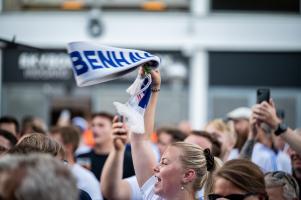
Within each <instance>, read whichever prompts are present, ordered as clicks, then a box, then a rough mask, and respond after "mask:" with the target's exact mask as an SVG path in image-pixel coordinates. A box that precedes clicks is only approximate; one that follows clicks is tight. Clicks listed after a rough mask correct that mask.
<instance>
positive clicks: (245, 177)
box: [214, 159, 267, 199]
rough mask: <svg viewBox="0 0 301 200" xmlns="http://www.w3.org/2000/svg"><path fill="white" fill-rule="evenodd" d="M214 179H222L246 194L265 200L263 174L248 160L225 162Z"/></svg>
mask: <svg viewBox="0 0 301 200" xmlns="http://www.w3.org/2000/svg"><path fill="white" fill-rule="evenodd" d="M214 177H215V178H214V179H216V178H218V177H220V178H224V179H226V180H228V181H230V182H231V183H232V184H233V185H235V186H236V187H238V188H239V189H241V190H243V191H245V192H247V193H254V194H258V195H262V196H264V197H265V199H267V193H266V190H265V181H264V174H263V173H262V171H261V170H260V168H259V167H258V166H257V165H256V164H254V163H253V162H251V161H249V160H246V159H234V160H230V161H227V162H225V164H224V165H223V166H222V167H221V168H220V169H219V170H217V171H216V173H215V174H214Z"/></svg>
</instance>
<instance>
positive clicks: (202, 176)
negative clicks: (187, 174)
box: [171, 142, 222, 199]
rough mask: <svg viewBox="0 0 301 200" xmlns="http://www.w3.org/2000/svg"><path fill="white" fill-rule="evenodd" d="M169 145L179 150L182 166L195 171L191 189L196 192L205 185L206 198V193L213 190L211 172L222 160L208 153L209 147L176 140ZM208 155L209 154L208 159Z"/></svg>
mask: <svg viewBox="0 0 301 200" xmlns="http://www.w3.org/2000/svg"><path fill="white" fill-rule="evenodd" d="M171 146H174V147H176V148H178V149H179V150H180V151H181V156H180V160H181V163H182V165H183V167H184V168H189V169H193V170H194V171H195V173H196V179H195V181H194V183H193V191H194V192H197V191H198V190H200V189H202V188H203V187H205V188H204V196H205V199H207V195H208V194H210V193H212V190H213V173H214V171H215V170H217V169H219V168H220V167H221V165H222V161H221V160H220V159H218V158H215V157H213V156H211V155H208V151H209V149H205V150H203V149H202V148H201V147H199V146H197V145H195V144H190V143H186V142H176V143H173V144H172V145H171ZM206 152H207V153H206ZM209 154H210V151H209ZM208 156H209V157H210V156H211V157H210V158H209V160H208Z"/></svg>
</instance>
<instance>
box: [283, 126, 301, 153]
mask: <svg viewBox="0 0 301 200" xmlns="http://www.w3.org/2000/svg"><path fill="white" fill-rule="evenodd" d="M280 137H282V138H283V139H284V140H285V141H286V142H287V143H288V144H289V145H290V146H291V147H292V149H294V150H295V151H297V152H298V154H299V155H300V154H301V145H300V144H301V136H300V135H298V134H296V133H294V131H293V130H292V129H290V128H288V129H287V131H286V132H284V133H282V134H281V135H280Z"/></svg>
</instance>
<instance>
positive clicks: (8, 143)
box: [0, 129, 18, 149]
mask: <svg viewBox="0 0 301 200" xmlns="http://www.w3.org/2000/svg"><path fill="white" fill-rule="evenodd" d="M17 142H18V140H17V138H16V136H15V135H14V134H12V133H11V132H9V131H6V130H2V129H0V146H2V147H4V148H5V149H11V148H12V147H13V146H15V145H16V144H17Z"/></svg>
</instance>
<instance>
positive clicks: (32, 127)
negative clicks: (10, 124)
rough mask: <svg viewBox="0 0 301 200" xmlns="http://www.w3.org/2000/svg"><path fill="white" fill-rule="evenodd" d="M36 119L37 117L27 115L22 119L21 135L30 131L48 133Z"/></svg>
mask: <svg viewBox="0 0 301 200" xmlns="http://www.w3.org/2000/svg"><path fill="white" fill-rule="evenodd" d="M36 119H37V118H36V117H34V116H25V117H24V118H23V119H22V128H21V136H23V135H26V134H28V133H43V134H46V131H45V130H44V129H43V128H42V127H41V126H39V125H38V124H37V123H36V122H35V120H36ZM28 131H30V132H28Z"/></svg>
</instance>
